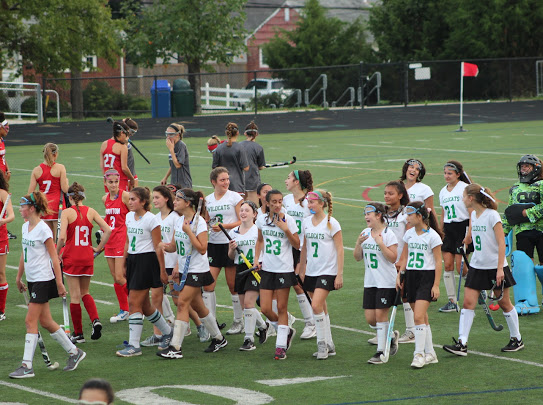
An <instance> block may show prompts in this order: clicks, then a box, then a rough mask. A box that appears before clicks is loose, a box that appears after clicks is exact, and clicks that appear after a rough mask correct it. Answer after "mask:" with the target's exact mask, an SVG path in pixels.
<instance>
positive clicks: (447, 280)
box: [443, 271, 456, 303]
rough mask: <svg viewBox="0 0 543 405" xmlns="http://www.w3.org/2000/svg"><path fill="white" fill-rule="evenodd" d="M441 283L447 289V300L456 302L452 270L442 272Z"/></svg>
mask: <svg viewBox="0 0 543 405" xmlns="http://www.w3.org/2000/svg"><path fill="white" fill-rule="evenodd" d="M443 283H444V284H445V290H447V297H448V298H449V301H451V302H454V303H456V289H455V288H454V271H444V272H443Z"/></svg>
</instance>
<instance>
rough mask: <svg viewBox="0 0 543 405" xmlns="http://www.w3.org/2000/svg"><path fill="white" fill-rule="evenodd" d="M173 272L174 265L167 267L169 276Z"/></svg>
mask: <svg viewBox="0 0 543 405" xmlns="http://www.w3.org/2000/svg"><path fill="white" fill-rule="evenodd" d="M172 273H173V267H166V274H167V275H168V276H171V275H172Z"/></svg>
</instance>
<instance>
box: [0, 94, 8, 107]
mask: <svg viewBox="0 0 543 405" xmlns="http://www.w3.org/2000/svg"><path fill="white" fill-rule="evenodd" d="M0 111H2V112H4V111H9V104H8V100H7V98H6V95H5V94H4V92H3V91H0Z"/></svg>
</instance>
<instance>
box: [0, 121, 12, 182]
mask: <svg viewBox="0 0 543 405" xmlns="http://www.w3.org/2000/svg"><path fill="white" fill-rule="evenodd" d="M8 133H9V122H8V120H7V119H6V117H5V116H4V113H3V112H1V111H0V171H2V173H4V175H5V176H6V181H7V182H8V183H9V179H10V177H11V171H10V170H9V167H8V162H6V146H5V145H4V138H5V137H6V135H7V134H8Z"/></svg>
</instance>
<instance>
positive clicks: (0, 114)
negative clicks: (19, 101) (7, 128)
mask: <svg viewBox="0 0 543 405" xmlns="http://www.w3.org/2000/svg"><path fill="white" fill-rule="evenodd" d="M5 119H6V116H5V115H4V113H3V112H2V111H0V121H4V120H5Z"/></svg>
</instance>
